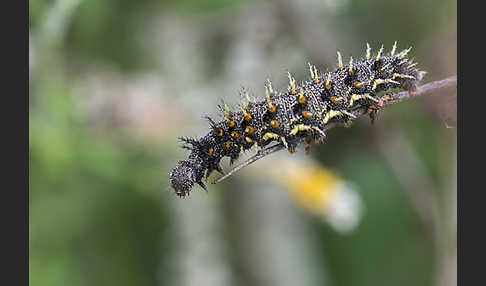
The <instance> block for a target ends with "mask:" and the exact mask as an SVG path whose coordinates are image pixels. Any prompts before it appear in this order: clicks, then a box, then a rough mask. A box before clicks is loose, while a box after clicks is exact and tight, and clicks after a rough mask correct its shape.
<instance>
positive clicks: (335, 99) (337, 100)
mask: <svg viewBox="0 0 486 286" xmlns="http://www.w3.org/2000/svg"><path fill="white" fill-rule="evenodd" d="M331 101H332V103H334V104H338V103H339V101H340V98H339V97H337V96H334V95H333V96H331Z"/></svg>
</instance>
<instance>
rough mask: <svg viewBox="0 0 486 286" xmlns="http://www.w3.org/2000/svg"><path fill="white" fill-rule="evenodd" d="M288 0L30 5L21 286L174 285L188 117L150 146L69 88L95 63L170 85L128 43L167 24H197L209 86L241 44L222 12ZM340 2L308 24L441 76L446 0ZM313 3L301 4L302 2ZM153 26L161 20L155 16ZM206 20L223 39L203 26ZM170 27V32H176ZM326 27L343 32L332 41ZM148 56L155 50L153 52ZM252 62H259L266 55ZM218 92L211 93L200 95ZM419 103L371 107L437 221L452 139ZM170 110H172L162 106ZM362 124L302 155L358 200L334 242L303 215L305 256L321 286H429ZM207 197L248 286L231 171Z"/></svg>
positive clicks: (426, 245)
mask: <svg viewBox="0 0 486 286" xmlns="http://www.w3.org/2000/svg"><path fill="white" fill-rule="evenodd" d="M286 2H288V1H270V2H268V3H267V2H265V3H263V1H256V0H252V1H242V0H241V1H224V0H210V1H196V0H183V1H155V0H143V1H130V0H122V1H119V0H117V1H115V0H106V1H97V0H85V1H77V0H58V1H42V0H33V1H30V2H29V14H30V18H29V22H30V31H29V33H30V37H31V42H30V44H31V47H30V48H31V57H30V60H31V66H30V79H31V80H30V83H29V84H30V99H29V102H30V103H29V104H30V105H29V108H30V112H29V125H30V126H29V145H30V147H29V153H30V154H29V159H30V164H29V185H30V189H29V207H30V211H29V244H30V249H29V260H30V265H29V272H30V273H29V279H30V284H31V285H49V286H55V285H117V286H120V285H159V284H162V285H165V284H167V285H174V284H172V283H171V281H172V280H171V279H174V278H173V276H174V275H175V276H178V275H179V276H184V274H183V273H180V272H177V271H175V270H174V268H175V266H174V264H175V263H173V262H174V261H178V260H177V257H178V254H177V253H176V250H175V247H176V246H177V245H178V241H177V236H178V235H177V234H175V233H174V224H175V222H174V216H176V215H175V214H174V204H175V202H176V198H175V197H174V196H173V194H172V193H170V190H169V188H168V185H167V175H166V174H167V172H168V170H169V169H170V167H171V166H172V165H173V164H174V163H175V162H176V161H177V160H179V159H182V158H181V157H180V155H181V154H184V153H183V152H182V151H180V150H179V149H178V146H177V141H176V139H175V138H176V137H177V136H180V135H185V134H182V132H183V131H184V130H188V128H191V127H190V126H189V125H191V123H192V121H191V120H189V121H188V122H184V121H180V122H179V121H177V120H176V119H177V118H172V119H173V121H171V122H168V123H167V122H165V123H166V124H167V125H168V127H167V129H164V130H165V131H163V132H161V133H162V134H159V135H160V136H159V137H155V139H154V137H148V138H149V139H140V138H138V137H136V138H135V136H133V134H135V132H136V131H138V130H137V127H130V128H132V131H130V129H129V128H126V127H123V128H121V127H119V126H117V125H116V124H114V125H113V127H111V128H110V127H106V126H107V125H103V124H93V122H92V120H93V118H91V117H92V113H89V112H87V111H86V109H83V108H81V107H80V106H81V105H82V104H81V103H82V102H83V100H87V98H88V97H89V95H84V94H82V92H81V93H80V92H79V90H78V89H77V88H78V87H79V86H81V87H83V86H84V85H86V81H85V77H86V74H88V75H91V72H93V70H95V71H96V70H97V69H99V70H101V71H104V68H105V67H106V66H109V67H111V69H112V70H115V71H116V72H119V73H120V74H122V75H127V77H128V78H130V76H132V75H133V76H135V75H136V74H137V73H141V72H146V71H152V72H153V71H155V73H156V74H157V76H158V77H159V78H160V79H161V80H162V81H164V82H169V83H170V82H171V81H173V78H174V77H176V76H177V73H176V72H177V71H176V69H175V67H174V68H173V69H172V68H170V69H167V67H163V64H162V63H160V61H158V60H157V59H155V58H154V54H156V53H155V52H153V51H151V52H147V49H149V50H150V49H156V48H157V46H150V45H148V44H147V43H144V42H143V41H144V39H146V35H145V37H142V36H140V35H141V34H143V33H144V32H145V31H147V30H149V31H151V32H152V33H154V32H157V31H158V30H157V29H158V27H160V26H157V25H155V24H154V23H156V22H157V21H158V20H160V17H165V16H172V17H174V18H178V19H181V20H180V22H182V23H185V22H189V23H192V24H194V23H197V24H200V25H201V27H202V28H201V27H197V28H198V29H197V30H196V28H194V29H195V31H196V32H203V31H204V32H207V35H206V36H201V38H202V40H201V41H200V42H202V43H205V44H204V45H202V46H201V47H197V48H196V49H198V50H201V51H200V54H198V55H197V56H200V57H204V60H205V63H206V64H207V68H208V69H207V70H206V71H204V72H208V71H209V73H208V74H207V75H206V76H207V77H206V78H205V77H204V76H203V79H205V80H207V79H208V78H210V79H211V80H212V84H214V85H216V86H218V85H220V84H222V83H225V82H227V81H229V80H228V78H227V76H228V73H229V72H228V71H227V70H225V67H226V66H227V65H228V63H227V61H228V60H232V59H234V58H232V57H234V54H232V53H230V51H229V50H230V48H232V47H233V46H234V45H236V44H234V43H233V42H232V41H235V42H236V41H237V40H238V38H239V36H240V35H238V34H236V35H234V34H231V33H234V32H233V31H234V30H229V29H230V28H229V27H230V26H232V25H236V24H238V22H236V21H235V22H233V18H236V16H237V15H238V14H239V13H240V11H242V10H240V9H243V8H245V7H251V6H252V5H255V7H260V6H258V5H262V6H263V5H267V6H265V7H268V5H274V6H279V5H283V4H282V3H286ZM305 2H306V3H310V4H312V3H315V2H316V1H314V2H313V1H311V0H308V1H305ZM325 2H326V3H328V5H330V6H329V7H331V6H332V5H331V4H332V3H334V4H336V3H335V1H331V0H328V1H325ZM343 3H345V4H342V5H340V7H341V8H340V9H337V10H336V12H334V13H330V12H329V13H326V11H323V12H322V13H319V14H320V16H319V19H320V20H321V21H322V23H323V26H326V27H327V28H328V29H329V30H330V35H329V37H332V36H331V35H336V36H335V40H334V38H332V39H331V41H333V42H334V41H335V42H337V45H338V46H341V47H342V49H346V54H348V53H356V54H360V53H361V52H362V50H363V47H364V46H363V44H364V43H365V42H366V41H369V42H370V43H371V44H372V45H373V46H375V47H376V46H377V45H378V44H379V43H383V44H385V45H386V46H388V47H389V46H391V44H392V43H393V41H394V40H396V39H399V40H400V41H401V43H402V47H404V46H406V45H409V44H413V45H414V47H416V48H417V49H416V50H417V53H416V55H417V60H419V61H422V62H423V65H422V66H423V68H424V69H425V70H427V71H428V72H429V75H430V78H434V74H440V73H441V72H444V69H442V68H441V67H440V66H439V67H436V66H435V63H436V62H437V61H439V60H441V59H443V58H447V57H450V54H445V55H443V56H441V55H440V53H437V54H430V56H429V52H430V51H431V49H430V46H431V45H432V46H434V44H441V43H443V42H441V41H443V38H444V37H445V36H444V37H443V36H441V35H443V34H447V33H452V34H455V33H456V29H457V26H456V18H455V15H456V6H455V5H456V3H455V1H451V0H448V1H439V0H429V1H417V0H414V1H385V0H368V1H355V0H349V1H343ZM311 8H312V5H310V6H309V8H306V9H311ZM304 10H305V9H304ZM324 10H325V9H324ZM330 10H331V9H330V8H329V11H330ZM161 15H163V16H161ZM204 17H207V18H204ZM201 18H204V19H206V20H204V19H203V20H201ZM194 19H196V20H194ZM207 19H209V20H207ZM162 20H165V19H162ZM190 21H193V22H190ZM208 22H209V24H208ZM178 23H179V22H178ZM179 24H180V23H179ZM179 24H174V26H177V25H179ZM164 25H168V24H167V23H166V22H164ZM194 25H196V24H194ZM241 25H243V24H241ZM154 27H155V28H154ZM215 27H218V28H219V29H222V30H223V31H222V32H217V29H216V28H215ZM169 28H170V27H169ZM213 28H215V30H213ZM244 28H245V27H243V29H244ZM225 29H227V30H225ZM178 31H179V30H176V31H175V32H174V33H175V34H176V35H178V34H177V33H178ZM277 31H278V30H277ZM280 32H282V31H280ZM303 32H305V31H303ZM284 34H285V33H283V32H282V35H280V34H277V35H274V36H275V39H282V38H283V39H285V35H284ZM340 34H341V35H346V34H350V35H353V37H346V36H343V37H338V36H337V35H340ZM152 36H153V37H156V36H157V35H152ZM181 37H182V36H181ZM350 38H352V39H350ZM328 40H329V39H328ZM444 41H445V40H444ZM272 42H277V41H276V40H275V41H272ZM284 42H285V43H288V42H289V41H288V40H284ZM447 43H449V42H447ZM163 44H164V45H167V46H169V45H171V44H174V43H172V42H164V43H163ZM188 44H192V42H191V43H188ZM254 44H255V45H256V44H257V43H254ZM292 44H294V45H295V46H294V48H295V49H296V50H299V51H302V50H304V51H305V50H308V49H306V48H304V47H303V46H300V43H299V42H295V43H292ZM453 44H454V43H453ZM278 47H281V46H265V49H266V51H269V50H270V51H273V50H278ZM175 49H178V48H175ZM158 52H159V53H160V54H165V53H167V51H166V50H162V51H158ZM334 52H335V51H333V52H332V53H334ZM429 57H430V59H429ZM163 59H164V60H165V61H167V62H166V63H165V64H171V63H172V62H169V61H168V60H169V59H168V58H163ZM178 61H180V62H181V63H183V64H185V65H186V66H188V67H189V68H191V67H192V65H193V64H194V63H193V62H192V61H191V58H189V59H186V58H181V59H178ZM452 61H454V60H452ZM230 64H231V63H230ZM258 64H259V65H261V66H262V68H261V69H263V68H264V67H263V66H264V65H265V62H259V63H258ZM93 67H94V68H93ZM302 67H304V65H302ZM158 71H159V72H158ZM196 72H200V71H196ZM278 72H281V71H280V70H278V71H277V70H275V73H274V74H278ZM453 72H455V71H453ZM95 76H96V75H95ZM191 80H192V79H191ZM427 80H428V79H427ZM101 81H102V82H103V78H102V79H101ZM242 81H244V82H247V79H242ZM261 82H263V80H261ZM193 83H194V82H193ZM203 83H204V84H206V82H203ZM203 83H201V84H200V85H201V86H203ZM259 83H260V82H259ZM194 84H199V83H198V82H195V83H194ZM164 87H166V88H167V86H164ZM203 88H206V87H205V86H204V87H203ZM237 88H238V86H235V87H234V89H233V90H236V89H237ZM174 90H177V89H175V88H174V89H170V88H168V91H167V92H166V94H165V95H164V96H166V95H167V94H169V96H170V97H169V99H167V101H168V102H169V103H174V102H175V103H177V102H178V101H177V100H178V98H179V95H178V94H177V93H175V92H174ZM219 90H220V89H218V88H213V89H212V90H211V91H210V92H205V93H202V94H213V93H215V91H219ZM181 96H182V95H181ZM220 97H221V96H219V95H218V94H215V95H214V96H213V97H210V98H207V99H204V100H203V99H197V98H194V102H196V103H195V105H197V104H198V102H199V101H198V100H201V101H209V102H211V103H214V104H213V105H214V106H215V105H216V99H217V98H220ZM228 97H229V96H228ZM228 97H226V98H228ZM119 98H120V99H119V101H121V102H122V101H124V100H125V99H126V98H124V97H121V95H120V96H119ZM109 106H111V105H109ZM430 106H431V105H430V104H428V101H427V100H426V99H423V100H422V99H419V100H416V101H414V102H406V103H402V104H398V105H396V106H393V107H390V108H388V109H387V110H386V111H384V112H383V114H381V115H380V118H379V119H378V120H383V121H390V122H392V123H393V124H396V125H393V124H392V125H390V126H397V125H399V126H400V128H401V129H402V130H403V132H404V134H405V136H406V137H407V139H408V140H409V142H410V144H411V146H412V147H413V149H414V150H415V152H416V153H417V156H418V157H419V158H420V160H421V161H422V162H423V164H424V166H425V169H426V172H427V174H425V175H426V176H428V177H430V179H431V181H432V182H433V184H434V186H435V187H436V188H435V189H436V190H437V192H438V195H439V199H440V202H441V203H442V204H441V208H442V209H444V212H443V213H442V215H443V216H447V215H449V212H450V211H449V210H448V208H447V206H444V205H447V204H448V203H449V201H448V196H449V192H450V188H452V186H450V183H452V182H450V181H448V180H449V178H450V177H451V176H453V174H452V173H451V172H452V171H451V170H449V169H447V168H446V167H444V166H451V165H453V164H454V154H455V153H454V152H455V145H454V143H453V142H452V140H449V139H450V138H454V137H455V131H454V130H453V129H445V128H444V125H443V122H441V121H440V120H438V119H437V117H436V116H435V115H433V114H431V112H430V108H431V107H430ZM432 106H433V105H432ZM180 108H181V107H170V108H168V109H166V110H163V111H161V113H162V114H166V113H168V112H169V111H171V110H172V109H175V110H178V109H180ZM428 108H429V109H428ZM215 109H216V108H215V107H214V110H215ZM206 111H207V110H203V109H201V110H200V111H198V112H199V113H201V114H202V113H204V112H206ZM101 113H102V115H106V114H103V112H101ZM411 113H413V115H412V116H411ZM194 118H196V117H194ZM161 124H162V122H161ZM184 124H185V125H184ZM183 125H184V126H183ZM108 126H110V125H108ZM184 128H186V129H184ZM373 128H374V127H373V126H371V125H370V124H369V121H367V120H364V119H362V120H360V121H358V122H356V123H355V124H354V125H353V127H352V128H335V129H333V130H331V131H330V132H329V137H328V138H329V139H328V140H327V142H326V143H324V144H322V145H317V146H314V147H313V149H312V150H313V152H312V154H313V156H314V157H315V158H316V160H318V161H319V162H321V163H322V164H323V165H326V166H330V167H331V168H332V169H335V170H339V172H340V173H341V174H342V175H343V176H345V177H346V179H347V180H350V181H352V182H353V183H354V184H356V185H357V186H359V188H358V190H359V194H360V196H361V197H362V200H363V201H364V204H365V207H366V213H365V217H364V219H363V221H362V223H361V224H360V225H359V226H358V228H357V229H356V230H355V232H354V233H353V234H352V235H348V236H343V235H340V234H338V233H336V232H335V231H334V230H333V229H332V228H331V227H330V226H328V225H325V224H323V223H322V222H321V221H320V220H317V219H315V218H311V217H308V218H307V217H306V223H307V224H309V225H310V228H311V229H312V231H311V232H310V233H309V234H308V235H309V236H312V237H313V238H314V239H315V240H316V241H318V242H319V243H318V251H317V252H315V253H312V254H313V255H315V256H319V259H318V260H319V261H325V262H326V266H325V267H327V269H326V271H323V272H322V273H320V274H322V275H323V277H322V278H323V280H325V281H328V282H329V285H433V284H434V279H435V276H434V275H435V274H434V273H435V271H436V270H437V267H438V265H437V264H436V262H434V261H435V260H434V259H435V258H434V257H435V254H434V243H435V242H434V241H432V240H431V238H430V237H429V236H428V234H427V231H426V230H425V229H424V226H423V225H422V224H421V223H420V219H419V217H418V215H417V213H416V212H415V211H414V209H413V207H412V206H411V205H410V203H409V202H408V198H407V197H406V195H405V193H404V192H402V191H401V190H402V188H403V186H401V185H400V182H398V181H397V180H396V178H395V177H394V176H395V175H394V174H393V173H392V172H391V171H390V168H389V166H388V165H387V163H386V162H385V160H384V159H383V156H382V155H380V154H379V153H378V152H377V148H376V146H375V145H376V144H375V143H374V142H372V140H371V139H369V138H370V137H371V135H370V134H371V133H372V130H373ZM126 130H129V131H128V132H127V131H126ZM181 130H182V131H181ZM191 130H192V129H191ZM175 150H177V151H175ZM451 154H452V155H451ZM268 160H271V158H268ZM255 166H256V165H255ZM211 187H213V186H211ZM219 188H220V192H219V191H210V192H209V195H207V196H204V197H203V199H204V200H210V199H211V196H215V197H216V196H217V197H222V198H223V202H224V203H225V205H224V207H222V208H221V210H220V211H221V215H222V216H223V217H224V218H223V222H224V231H222V232H221V236H223V237H224V238H223V240H225V241H226V240H227V242H228V243H229V249H230V251H229V252H230V253H229V255H228V256H229V257H230V258H229V260H228V262H227V264H228V267H229V268H231V269H232V271H233V279H234V280H235V283H236V284H241V285H256V284H258V283H260V282H259V280H258V279H257V278H256V277H255V276H253V275H252V273H250V272H248V271H247V270H246V269H245V266H243V265H244V264H245V261H243V260H242V258H241V257H242V256H243V254H244V249H243V248H242V247H241V246H240V245H241V244H243V243H244V241H243V240H244V239H243V238H242V237H243V235H241V232H242V230H240V225H239V224H237V221H238V213H237V209H238V207H239V206H240V205H241V204H240V201H239V198H242V197H243V196H245V192H246V191H248V190H247V189H248V184H247V182H246V181H245V180H244V179H241V178H239V177H237V176H235V177H234V178H233V179H232V180H231V181H228V182H225V183H223V184H222V185H221V186H220V187H219ZM211 189H212V190H218V189H217V188H216V187H213V188H211ZM196 192H198V193H199V190H196ZM208 212H209V210H208ZM262 220H264V219H263V218H262ZM277 257H278V255H277ZM319 267H321V266H319V265H318V268H319ZM322 268H324V266H322ZM260 284H264V283H260Z"/></svg>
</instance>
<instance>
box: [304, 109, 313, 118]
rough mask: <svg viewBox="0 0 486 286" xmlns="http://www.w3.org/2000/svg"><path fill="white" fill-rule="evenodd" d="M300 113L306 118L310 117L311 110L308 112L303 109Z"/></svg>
mask: <svg viewBox="0 0 486 286" xmlns="http://www.w3.org/2000/svg"><path fill="white" fill-rule="evenodd" d="M302 115H303V116H304V117H305V118H307V119H311V118H312V112H310V111H309V110H304V111H302Z"/></svg>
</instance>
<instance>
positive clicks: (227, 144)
mask: <svg viewBox="0 0 486 286" xmlns="http://www.w3.org/2000/svg"><path fill="white" fill-rule="evenodd" d="M230 147H231V142H230V141H226V142H225V143H224V148H226V149H229V148H230Z"/></svg>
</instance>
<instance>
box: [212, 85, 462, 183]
mask: <svg viewBox="0 0 486 286" xmlns="http://www.w3.org/2000/svg"><path fill="white" fill-rule="evenodd" d="M452 86H457V77H456V76H451V77H448V78H445V79H443V80H438V81H433V82H429V83H427V84H424V85H421V86H419V87H417V89H416V90H414V91H410V92H409V91H402V92H399V93H395V94H386V95H384V96H382V97H381V98H380V101H379V102H378V103H377V106H378V107H379V108H380V109H381V108H383V107H385V106H388V105H392V104H395V103H399V102H401V101H403V100H406V99H410V98H413V97H417V96H423V95H430V94H432V93H435V92H437V91H439V90H443V89H445V88H449V87H452ZM367 111H368V110H367V109H365V108H361V109H357V110H355V111H354V112H353V114H354V115H355V116H356V117H358V116H361V115H363V114H366V113H367ZM336 125H337V123H330V124H329V125H327V126H326V128H325V129H324V130H323V131H326V130H328V129H331V128H333V127H335V126H336ZM282 149H284V146H283V145H282V144H277V145H273V146H271V147H268V148H265V149H261V150H260V151H258V152H257V153H256V154H255V155H254V156H252V157H250V158H248V159H247V160H246V161H245V162H242V163H240V164H238V165H237V166H236V167H234V168H233V169H231V171H229V172H228V173H227V174H226V175H224V176H222V177H220V178H218V179H216V180H215V181H214V182H213V184H217V183H219V182H221V181H223V180H224V179H226V178H228V177H229V176H231V175H232V174H234V173H235V172H237V171H238V170H240V169H242V168H244V167H246V166H248V165H250V164H251V163H253V162H255V161H256V160H259V159H261V158H263V157H265V156H268V155H270V154H272V153H275V152H277V151H280V150H282Z"/></svg>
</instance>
